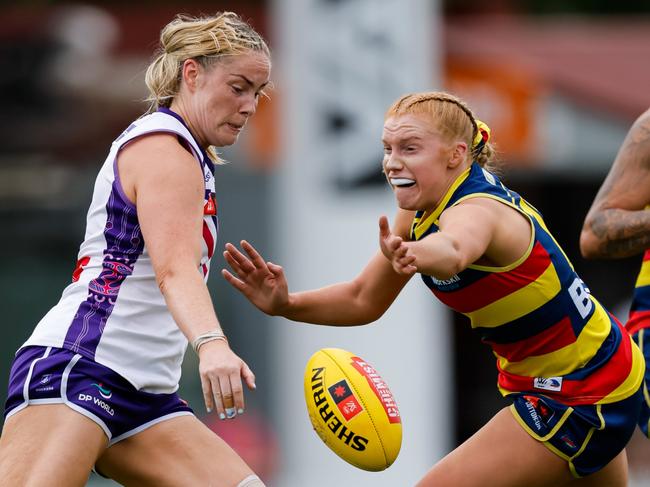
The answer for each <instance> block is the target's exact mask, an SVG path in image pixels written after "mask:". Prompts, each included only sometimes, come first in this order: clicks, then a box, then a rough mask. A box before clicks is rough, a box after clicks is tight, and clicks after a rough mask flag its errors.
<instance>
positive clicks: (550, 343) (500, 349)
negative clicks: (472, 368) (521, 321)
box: [486, 316, 576, 362]
mask: <svg viewBox="0 0 650 487" xmlns="http://www.w3.org/2000/svg"><path fill="white" fill-rule="evenodd" d="M575 341H576V336H575V333H574V331H573V327H572V326H571V320H570V319H569V317H568V316H567V317H565V318H563V319H562V320H560V321H559V322H557V323H556V324H554V325H553V326H551V327H550V328H548V329H546V330H544V331H543V332H541V333H538V334H537V335H534V336H532V337H530V338H527V339H525V340H519V341H517V342H515V343H506V344H498V343H492V342H489V341H486V343H488V344H489V345H490V346H491V347H492V350H494V352H495V353H496V354H497V355H499V356H501V357H504V358H505V359H507V360H508V362H519V361H521V360H524V359H525V358H528V357H531V356H534V355H545V354H547V353H551V352H555V351H556V350H559V349H560V348H563V347H565V346H567V345H570V344H572V343H574V342H575Z"/></svg>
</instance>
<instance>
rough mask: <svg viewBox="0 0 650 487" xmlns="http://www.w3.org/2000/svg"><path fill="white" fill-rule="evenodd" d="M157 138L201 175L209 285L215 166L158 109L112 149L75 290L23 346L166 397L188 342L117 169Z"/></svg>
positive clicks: (174, 119)
mask: <svg viewBox="0 0 650 487" xmlns="http://www.w3.org/2000/svg"><path fill="white" fill-rule="evenodd" d="M161 132H162V133H171V134H175V135H176V136H177V137H178V140H179V142H180V143H181V144H182V145H183V146H184V147H185V148H186V149H187V150H188V151H190V153H191V154H192V155H193V156H194V157H195V158H196V160H197V164H200V166H201V168H202V169H203V175H204V181H205V199H204V218H203V230H202V233H203V238H202V256H201V261H200V265H199V271H200V272H201V273H202V274H203V276H204V278H205V279H206V280H207V277H208V271H209V265H210V258H211V257H212V254H213V253H214V249H215V244H216V236H217V229H218V223H217V208H216V202H215V199H214V176H213V174H212V173H213V170H214V166H213V164H212V162H211V161H210V159H209V158H208V157H207V155H206V154H205V152H204V151H203V150H202V149H201V147H200V146H199V144H198V143H197V141H196V140H195V139H194V137H193V136H192V134H191V133H190V131H189V130H188V128H187V127H186V125H185V124H184V122H183V120H182V119H181V117H180V116H178V115H177V114H176V113H174V112H172V111H171V110H167V109H161V110H159V111H158V112H155V113H152V114H149V115H146V116H144V117H142V118H140V119H138V120H136V121H135V122H134V123H132V124H131V125H130V126H129V127H128V128H127V129H126V130H125V131H124V132H123V133H122V134H121V135H120V136H119V137H118V138H117V139H116V140H115V141H114V142H113V144H112V146H111V149H110V152H109V154H108V157H107V158H106V161H105V162H104V164H103V166H102V168H101V169H100V171H99V174H98V176H97V179H96V181H95V187H94V193H93V198H92V202H91V204H90V208H89V210H88V215H87V220H86V234H85V238H84V241H83V243H82V244H81V246H80V249H79V255H78V259H79V260H78V262H77V268H76V269H75V272H74V273H73V278H72V281H73V282H72V283H71V284H70V285H69V286H67V287H66V288H65V290H64V291H63V294H62V296H61V299H60V301H59V302H58V304H56V305H55V306H54V307H53V308H52V309H51V310H50V311H49V312H48V313H47V314H46V315H45V317H44V318H43V319H42V320H41V321H40V322H39V323H38V325H37V326H36V328H35V330H34V332H33V333H32V335H31V337H30V338H29V339H28V340H27V341H26V342H25V344H24V345H23V346H29V345H41V346H53V347H59V348H64V349H68V350H71V351H74V352H76V353H79V354H81V355H83V356H85V357H87V358H90V359H92V360H94V361H95V362H98V363H100V364H102V365H104V366H106V367H108V368H110V369H112V370H113V371H115V372H117V373H118V374H120V375H121V376H123V377H124V378H126V379H127V380H128V381H129V382H131V383H132V384H133V386H134V387H136V388H137V389H139V390H143V391H146V392H152V393H171V392H174V391H175V390H177V389H178V381H179V379H180V375H181V363H182V360H183V355H184V354H185V349H186V348H187V339H186V338H185V336H184V335H183V333H182V332H181V331H180V329H179V328H178V326H177V324H176V322H175V321H174V319H173V318H172V316H171V314H170V312H169V310H168V309H167V305H166V304H165V300H164V298H163V295H162V293H161V291H160V289H159V288H158V285H157V283H156V276H155V274H154V270H153V267H152V263H151V259H150V257H149V253H148V252H147V247H146V245H145V242H144V241H143V238H142V232H141V230H140V224H139V222H138V217H137V213H136V207H135V205H134V204H133V203H132V202H131V201H130V200H129V199H128V198H127V196H126V195H125V194H124V191H123V189H122V185H121V183H120V177H119V174H118V167H117V156H118V153H119V151H120V150H121V149H122V148H123V147H125V146H126V145H127V144H128V143H129V142H131V141H133V140H134V139H136V138H138V137H142V136H143V135H146V134H152V133H161ZM151 170H152V171H155V170H156V168H155V167H152V168H151Z"/></svg>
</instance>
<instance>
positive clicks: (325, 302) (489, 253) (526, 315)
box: [223, 92, 643, 487]
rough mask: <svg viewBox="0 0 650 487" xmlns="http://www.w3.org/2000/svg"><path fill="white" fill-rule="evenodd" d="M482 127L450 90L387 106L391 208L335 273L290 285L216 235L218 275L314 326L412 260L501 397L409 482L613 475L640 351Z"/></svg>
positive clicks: (529, 482) (375, 295)
mask: <svg viewBox="0 0 650 487" xmlns="http://www.w3.org/2000/svg"><path fill="white" fill-rule="evenodd" d="M489 139H490V130H489V128H488V127H487V125H485V124H484V123H483V122H481V121H479V120H477V118H476V117H475V116H474V114H473V113H472V111H471V110H470V109H469V108H468V107H467V105H466V104H465V103H464V102H463V101H462V100H460V99H458V98H456V97H454V96H452V95H450V94H447V93H443V92H430V93H416V94H409V95H406V96H404V97H402V98H400V99H399V100H397V101H396V102H395V103H394V104H393V105H392V106H391V107H390V108H389V110H388V111H387V113H386V117H385V121H384V130H383V145H384V159H383V170H384V173H385V175H386V178H387V180H388V183H389V185H390V186H391V188H392V189H393V192H394V194H395V198H396V200H397V205H398V207H399V210H398V214H397V216H396V219H395V222H394V224H393V226H392V228H391V227H390V226H389V224H388V220H387V219H386V217H381V218H380V219H379V245H380V250H379V251H378V252H377V254H376V255H375V256H374V257H373V258H372V259H371V260H370V262H369V263H368V264H367V265H366V267H365V268H364V269H363V270H362V271H361V273H360V274H359V275H358V276H357V277H356V278H355V279H353V280H351V281H349V282H343V283H338V284H334V285H330V286H327V287H324V288H320V289H316V290H313V291H305V292H292V293H289V292H288V285H287V282H286V280H285V278H284V275H283V272H282V268H281V267H280V266H278V265H276V264H273V263H267V262H265V260H264V259H262V257H261V256H260V255H259V254H258V253H257V251H256V250H255V249H254V248H253V247H252V246H251V245H250V244H249V243H247V242H242V247H243V249H244V252H245V253H244V252H241V251H239V250H238V249H237V248H236V247H234V246H233V245H231V244H226V253H225V255H226V259H227V261H228V263H229V265H230V266H231V268H232V270H233V273H231V272H229V271H226V270H224V271H223V274H224V276H225V278H226V279H227V280H228V282H230V283H231V284H232V285H233V286H234V287H235V288H237V289H238V290H239V291H241V292H242V293H243V294H244V295H245V296H247V297H248V299H249V300H250V301H251V302H252V303H254V304H255V305H256V306H257V307H258V308H260V309H261V310H262V311H265V312H267V313H270V314H273V315H282V316H285V317H287V318H289V319H291V320H294V321H299V322H306V323H316V324H323V325H334V326H346V325H348V326H349V325H362V324H366V323H370V322H372V321H375V320H376V319H378V318H379V317H380V316H381V315H382V314H383V313H384V312H385V311H386V309H387V308H388V307H389V306H390V305H391V303H392V302H393V300H394V299H395V298H396V296H397V295H398V294H399V292H400V291H401V289H402V288H403V287H404V285H405V284H406V282H407V281H408V280H409V279H410V278H411V276H413V275H414V274H416V273H419V274H420V275H421V277H422V280H423V281H424V283H425V284H426V285H427V286H428V287H429V288H430V289H431V290H432V292H433V294H435V295H436V297H437V298H438V299H440V300H441V301H442V302H443V303H445V304H447V305H448V306H449V307H451V308H453V309H455V310H457V311H459V312H460V313H463V314H464V315H466V316H467V317H468V318H469V321H470V323H471V326H472V328H473V329H474V330H475V331H476V333H477V334H478V335H479V337H480V338H481V340H482V341H484V342H485V343H486V344H487V345H489V346H490V347H491V348H492V350H493V352H494V354H495V356H496V358H497V361H496V365H497V369H498V372H499V376H498V377H499V378H498V388H499V390H500V392H501V393H502V394H503V395H504V396H506V397H507V398H509V399H510V400H511V403H512V404H511V405H510V406H509V407H506V408H504V409H503V410H501V411H499V412H498V413H497V414H496V415H495V416H494V417H493V418H492V419H491V420H490V421H489V422H488V423H487V424H485V425H484V426H483V427H482V428H481V429H480V430H479V431H478V432H477V433H475V434H474V435H473V436H472V437H471V438H469V439H468V440H467V441H465V442H464V443H463V444H462V445H460V446H458V447H457V448H456V449H455V450H454V451H452V452H451V453H449V454H448V455H447V456H446V457H444V458H443V459H442V460H440V461H439V462H437V463H436V464H435V465H434V466H433V467H432V468H431V470H429V471H428V472H427V473H426V474H424V476H423V478H422V479H421V480H420V482H419V483H418V484H417V485H418V487H474V486H476V487H478V486H481V487H482V486H485V485H489V486H490V487H519V486H527V487H533V486H539V487H542V486H548V487H558V486H563V485H567V486H571V485H576V486H592V487H602V486H611V487H619V486H620V487H623V486H625V485H627V461H626V456H625V445H626V444H627V442H628V440H629V438H630V436H631V434H632V432H633V431H634V427H635V424H636V420H637V417H638V414H639V410H640V405H641V391H640V386H641V382H642V379H643V357H642V355H641V352H640V351H639V349H638V347H637V346H636V345H635V344H634V343H633V341H632V340H631V339H630V337H629V335H628V334H627V333H626V332H625V330H624V329H623V328H622V327H621V325H620V324H619V323H618V322H616V320H615V319H614V318H613V317H612V316H611V315H610V314H609V313H608V312H607V311H606V310H605V309H604V308H603V307H602V306H601V305H600V303H599V302H598V301H597V300H596V298H594V297H593V296H592V295H591V294H590V293H589V291H588V289H587V288H586V286H585V285H584V283H583V282H582V280H581V279H580V277H579V276H578V275H577V274H576V273H575V271H574V269H573V266H572V265H571V263H570V262H569V261H568V259H567V257H566V255H565V254H564V252H563V251H562V249H561V248H560V246H559V245H558V243H557V242H556V241H555V239H554V238H553V237H552V235H551V234H550V233H549V231H548V228H547V227H546V225H545V224H544V221H543V219H542V216H541V215H540V214H539V212H538V211H537V210H535V208H534V207H533V206H531V205H530V204H528V203H527V202H526V201H525V200H524V199H523V198H522V197H521V196H520V195H518V194H517V193H515V192H514V191H512V190H510V189H508V188H507V187H505V186H504V185H503V183H501V181H500V180H499V178H498V177H497V175H495V174H494V172H492V171H490V165H491V164H492V163H493V150H492V147H491V144H490V141H489Z"/></svg>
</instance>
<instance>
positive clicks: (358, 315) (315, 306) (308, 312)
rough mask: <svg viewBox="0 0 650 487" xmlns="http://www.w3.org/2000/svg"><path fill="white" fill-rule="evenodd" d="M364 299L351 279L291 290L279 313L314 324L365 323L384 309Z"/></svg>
mask: <svg viewBox="0 0 650 487" xmlns="http://www.w3.org/2000/svg"><path fill="white" fill-rule="evenodd" d="M366 301H367V300H364V299H363V298H362V297H361V296H360V292H359V290H358V289H357V288H356V286H355V285H354V284H353V283H352V282H346V283H340V284H334V285H332V286H327V287H324V288H321V289H316V290H313V291H303V292H297V293H291V294H290V295H289V302H288V304H287V306H286V307H285V309H283V310H282V311H281V312H280V314H281V315H282V316H284V317H285V318H288V319H290V320H293V321H300V322H304V323H312V324H317V325H332V326H355V325H365V324H367V323H370V322H372V321H375V320H376V319H378V318H379V317H380V316H381V315H382V314H383V312H384V311H385V310H386V308H384V309H381V308H380V307H378V306H373V305H372V303H369V302H366Z"/></svg>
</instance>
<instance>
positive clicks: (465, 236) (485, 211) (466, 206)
mask: <svg viewBox="0 0 650 487" xmlns="http://www.w3.org/2000/svg"><path fill="white" fill-rule="evenodd" d="M501 207H504V208H505V206H504V205H503V204H502V203H498V202H496V201H494V200H491V199H487V198H471V199H468V200H466V201H463V202H462V203H460V204H458V205H456V206H453V207H451V208H449V209H447V210H445V211H444V212H443V213H442V215H441V216H440V224H439V227H440V234H441V235H443V236H444V237H445V238H446V239H447V240H448V242H449V245H450V246H451V247H452V248H453V249H454V251H455V253H454V254H455V259H456V260H457V262H456V267H457V270H456V272H459V271H460V270H462V269H465V268H466V267H467V266H468V265H470V264H472V263H473V262H475V261H476V260H478V259H479V258H480V257H482V256H483V255H484V254H485V253H486V252H487V250H488V248H489V247H490V245H491V244H492V242H493V240H494V236H495V233H496V231H497V228H498V224H499V215H500V213H501V211H499V210H502V208H501ZM456 272H453V273H452V274H451V275H453V274H455V273H456Z"/></svg>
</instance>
